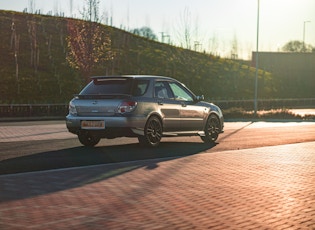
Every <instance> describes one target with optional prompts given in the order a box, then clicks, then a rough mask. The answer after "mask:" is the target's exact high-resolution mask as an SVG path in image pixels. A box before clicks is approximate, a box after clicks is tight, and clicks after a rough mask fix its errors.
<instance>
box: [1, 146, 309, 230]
mask: <svg viewBox="0 0 315 230" xmlns="http://www.w3.org/2000/svg"><path fill="white" fill-rule="evenodd" d="M0 229H5V230H7V229H8V230H11V229H315V142H307V143H300V144H291V145H281V146H273V147H263V148H255V149H246V150H234V151H224V152H215V153H213V152H212V153H209V152H208V153H206V152H205V153H200V154H196V155H191V156H188V157H182V158H176V159H155V160H147V161H141V162H131V163H119V164H112V165H100V166H93V167H85V168H76V169H67V170H57V171H46V172H37V173H27V174H15V175H3V176H0Z"/></svg>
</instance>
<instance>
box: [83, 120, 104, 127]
mask: <svg viewBox="0 0 315 230" xmlns="http://www.w3.org/2000/svg"><path fill="white" fill-rule="evenodd" d="M81 128H82V129H105V121H81Z"/></svg>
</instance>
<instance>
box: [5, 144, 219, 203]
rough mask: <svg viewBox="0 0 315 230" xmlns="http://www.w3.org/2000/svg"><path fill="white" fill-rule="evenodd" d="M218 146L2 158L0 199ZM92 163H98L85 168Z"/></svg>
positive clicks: (111, 148)
mask: <svg viewBox="0 0 315 230" xmlns="http://www.w3.org/2000/svg"><path fill="white" fill-rule="evenodd" d="M215 145H216V144H212V145H211V144H204V143H191V142H190V143H187V142H185V143H184V142H163V143H161V144H160V146H159V147H158V148H145V147H141V146H140V145H139V144H138V143H132V144H125V145H116V146H99V147H94V148H87V147H83V146H80V147H73V148H67V149H61V150H55V151H47V152H41V153H36V154H33V155H27V156H22V157H18V158H11V159H7V160H3V161H1V162H0V187H1V188H3V189H2V190H3V191H2V193H3V194H2V195H1V196H0V202H4V201H9V200H18V199H24V198H29V197H34V196H39V195H44V194H47V193H52V192H56V191H62V190H67V189H71V188H75V187H79V186H83V185H85V184H88V183H94V182H97V181H100V180H106V179H108V178H111V177H114V176H117V175H121V174H123V173H127V172H130V171H132V170H135V169H138V168H145V169H146V170H154V169H156V168H157V167H159V163H160V162H163V161H169V160H173V159H175V158H181V157H186V156H189V155H193V154H198V153H202V152H204V151H207V150H209V149H211V148H213V147H214V146H215ZM115 163H121V164H115ZM92 165H94V166H96V165H98V166H96V167H90V168H85V167H84V168H83V166H87V167H89V166H92ZM69 168H71V170H69ZM56 169H57V170H56ZM59 169H64V170H59ZM86 169H87V170H86ZM47 170H48V171H47ZM50 170H54V171H50ZM34 171H45V172H41V173H34ZM23 172H28V173H23ZM1 174H11V175H9V176H5V175H4V176H1ZM34 188H36V189H34Z"/></svg>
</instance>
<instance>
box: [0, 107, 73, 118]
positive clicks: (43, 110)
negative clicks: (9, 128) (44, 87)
mask: <svg viewBox="0 0 315 230" xmlns="http://www.w3.org/2000/svg"><path fill="white" fill-rule="evenodd" d="M67 113H68V104H11V105H1V104H0V117H42V116H44V117H45V116H47V117H65V116H66V115H67Z"/></svg>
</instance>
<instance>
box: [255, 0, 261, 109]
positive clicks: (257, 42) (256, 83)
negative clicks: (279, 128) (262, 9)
mask: <svg viewBox="0 0 315 230" xmlns="http://www.w3.org/2000/svg"><path fill="white" fill-rule="evenodd" d="M259 3H260V0H257V37H256V38H257V40H256V72H255V99H254V112H255V115H256V114H257V107H258V106H257V94H258V93H257V91H258V44H259V5H260V4H259Z"/></svg>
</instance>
